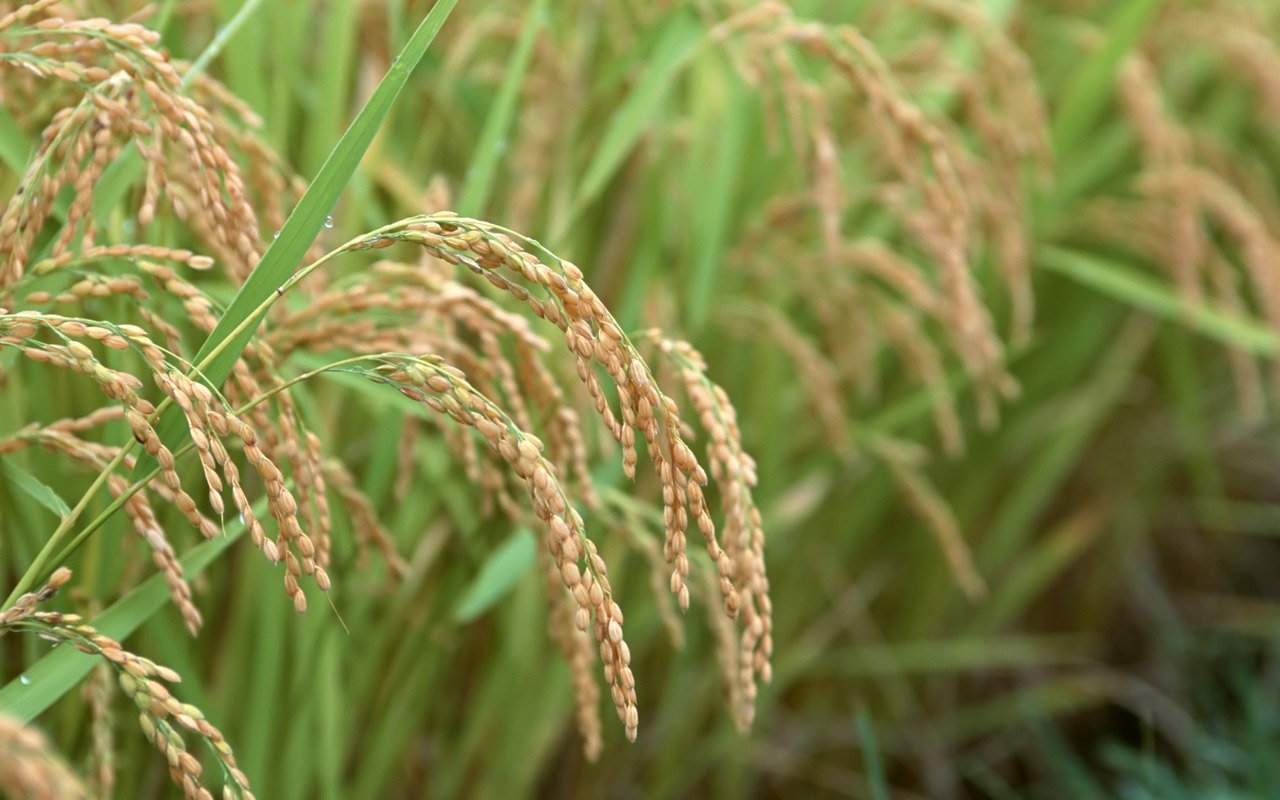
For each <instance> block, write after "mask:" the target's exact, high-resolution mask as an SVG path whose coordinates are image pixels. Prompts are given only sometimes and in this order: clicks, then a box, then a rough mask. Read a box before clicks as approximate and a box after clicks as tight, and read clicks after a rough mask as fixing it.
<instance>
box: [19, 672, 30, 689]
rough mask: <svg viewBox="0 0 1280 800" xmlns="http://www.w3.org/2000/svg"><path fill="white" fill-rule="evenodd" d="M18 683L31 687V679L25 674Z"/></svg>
mask: <svg viewBox="0 0 1280 800" xmlns="http://www.w3.org/2000/svg"><path fill="white" fill-rule="evenodd" d="M18 681H19V682H21V683H22V685H23V686H30V685H31V679H30V678H28V677H27V673H25V672H24V673H22V674H21V675H19V676H18Z"/></svg>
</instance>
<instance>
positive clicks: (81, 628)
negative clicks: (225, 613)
mask: <svg viewBox="0 0 1280 800" xmlns="http://www.w3.org/2000/svg"><path fill="white" fill-rule="evenodd" d="M70 579H71V570H69V569H67V568H66V567H60V568H58V569H57V570H56V571H55V572H54V573H53V575H52V576H50V578H49V581H48V582H47V583H46V584H45V585H44V586H43V587H41V588H40V589H39V590H38V591H35V592H29V593H27V594H24V595H22V596H20V597H19V598H18V599H17V600H16V601H15V602H14V604H13V605H12V606H10V607H9V608H7V609H4V610H3V611H0V636H4V635H6V634H10V633H32V634H35V635H37V636H39V637H40V638H42V639H45V640H48V641H51V642H53V643H55V644H65V645H67V646H70V647H74V648H75V649H77V650H79V651H80V652H82V653H87V654H89V655H93V656H98V657H100V658H102V659H103V660H104V663H106V664H107V665H108V666H109V667H110V668H111V669H113V670H114V671H115V673H116V679H117V681H118V682H119V684H120V688H121V689H123V690H124V693H125V695H126V696H127V697H129V699H131V700H133V702H134V703H135V704H136V705H137V707H138V712H139V714H138V723H139V725H141V727H142V731H143V733H144V734H145V735H146V737H147V739H148V740H150V741H151V742H152V744H153V745H154V746H155V748H156V749H157V750H159V751H160V754H161V755H162V756H164V757H165V759H166V760H167V761H168V763H169V775H170V776H171V777H172V778H173V782H174V783H175V784H177V785H178V786H179V787H181V789H182V793H183V796H184V797H186V798H189V800H213V795H212V794H211V793H210V791H209V790H208V789H207V788H205V785H204V783H205V779H204V766H203V765H202V763H201V761H200V759H199V758H197V757H196V756H195V755H193V754H192V753H191V752H190V751H189V750H188V748H187V739H186V737H188V736H194V737H195V738H196V739H199V740H201V741H203V742H204V743H205V744H206V745H207V746H208V749H209V753H210V755H211V756H212V758H213V760H214V762H215V763H216V764H217V765H218V767H219V770H220V772H221V782H222V785H223V797H225V798H227V799H228V800H235V799H236V798H240V800H253V796H254V795H253V793H252V792H251V791H250V790H249V779H248V778H246V777H245V775H244V773H243V772H241V771H240V769H239V767H237V766H236V759H235V755H233V754H232V752H231V746H230V745H229V744H227V741H226V739H224V738H223V736H222V732H221V731H219V730H218V729H217V728H216V727H214V726H213V725H212V724H211V723H210V722H209V721H208V720H207V719H205V716H204V713H203V712H201V711H200V709H198V708H196V707H195V706H193V705H190V704H188V703H183V702H181V701H180V700H178V699H177V698H176V697H175V696H174V695H173V693H172V692H171V691H170V689H169V688H168V685H167V684H173V683H178V682H179V681H181V680H182V678H181V677H180V676H179V675H178V673H176V672H174V671H173V670H171V669H169V668H168V667H164V666H161V665H159V664H156V663H155V662H154V661H151V660H150V659H147V658H143V657H142V656H138V655H135V654H133V653H130V652H129V651H127V650H125V649H124V648H123V647H121V646H120V643H119V642H117V641H115V640H114V639H112V638H110V637H109V636H104V635H103V634H101V633H99V632H98V631H97V630H95V629H94V628H93V627H92V626H90V625H88V624H86V623H85V622H84V621H83V620H81V618H80V616H79V615H77V614H65V613H61V612H57V611H40V610H39V609H38V606H39V605H40V604H41V603H44V602H47V601H48V600H50V599H52V598H53V597H54V596H55V595H56V594H57V593H58V590H59V589H60V588H61V587H62V586H63V585H65V584H66V583H67V581H69V580H70ZM0 786H4V784H3V782H0ZM6 788H7V787H6ZM48 796H55V797H63V796H72V797H74V796H76V795H74V794H69V795H48Z"/></svg>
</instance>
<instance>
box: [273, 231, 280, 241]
mask: <svg viewBox="0 0 1280 800" xmlns="http://www.w3.org/2000/svg"><path fill="white" fill-rule="evenodd" d="M271 238H272V239H279V238H280V231H276V232H275V233H273V234H271Z"/></svg>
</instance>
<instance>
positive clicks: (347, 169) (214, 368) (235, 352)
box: [134, 0, 457, 476]
mask: <svg viewBox="0 0 1280 800" xmlns="http://www.w3.org/2000/svg"><path fill="white" fill-rule="evenodd" d="M456 3H457V0H440V1H439V2H438V3H436V5H435V7H434V8H432V9H431V13H429V14H428V15H427V17H426V19H424V20H423V21H422V24H421V25H419V26H418V29H417V30H416V31H414V34H413V36H412V38H410V39H409V43H408V44H407V45H405V48H404V50H402V51H401V53H400V55H399V56H398V57H397V58H396V60H395V61H394V62H393V63H392V64H391V68H390V69H389V70H387V74H386V77H384V78H383V79H382V82H381V83H379V84H378V88H377V89H375V90H374V92H373V96H372V97H370V98H369V102H368V103H366V104H365V106H364V108H362V109H361V110H360V113H359V114H357V115H356V118H355V121H354V122H352V123H351V127H349V128H347V132H346V133H345V134H343V136H342V139H341V140H340V141H339V142H338V145H337V147H335V148H334V149H333V152H332V153H330V154H329V158H328V159H327V160H326V161H325V162H324V166H323V167H321V168H320V173H319V174H318V175H316V178H315V180H314V181H312V182H311V186H310V187H308V189H307V191H306V194H304V195H303V196H302V200H301V202H299V203H298V207H297V208H295V209H294V210H293V213H292V214H290V215H289V219H288V220H287V221H286V222H285V225H284V228H282V229H281V231H280V235H279V236H278V237H276V238H275V240H274V241H273V242H272V243H271V246H270V247H269V248H267V252H266V254H264V255H263V257H262V261H260V262H259V263H258V266H257V267H256V268H254V270H253V273H252V274H251V275H250V276H249V279H248V280H247V281H245V284H244V286H243V287H241V288H240V291H239V292H238V293H237V294H236V297H235V299H234V300H232V301H231V306H230V307H229V308H228V309H227V312H226V313H225V314H223V315H222V319H221V320H220V321H219V322H218V326H217V327H216V328H214V330H213V333H211V334H209V337H208V338H207V339H206V340H205V342H204V345H203V346H202V347H201V348H200V352H199V353H197V354H196V357H195V359H194V361H195V363H200V362H202V361H204V359H205V358H206V357H207V356H208V355H209V354H210V353H212V352H213V351H214V350H216V349H218V348H219V347H223V345H224V344H227V346H226V347H225V348H224V349H223V350H222V351H221V352H220V353H219V354H218V356H217V357H216V358H214V359H213V360H212V361H211V362H210V363H209V364H208V365H207V366H206V367H205V369H204V375H205V377H206V378H208V379H209V381H210V382H212V383H213V384H214V385H218V384H221V383H222V382H223V381H224V380H226V378H227V376H228V375H229V374H231V367H232V365H234V364H235V362H236V359H238V358H239V357H240V353H241V352H242V351H243V350H244V348H245V345H247V344H248V343H249V339H250V338H252V336H253V333H254V326H252V325H248V326H245V327H243V328H240V326H241V323H243V322H244V321H245V320H247V319H248V318H249V317H250V316H251V315H252V314H253V313H254V311H255V310H256V309H258V308H259V307H260V306H261V305H262V302H263V301H264V300H266V299H267V297H268V296H269V295H270V294H271V293H272V292H274V291H275V290H276V289H277V288H278V287H279V286H280V285H282V284H283V283H284V282H285V281H286V280H288V278H289V276H290V275H292V274H293V271H294V270H295V269H297V267H298V264H300V263H301V262H302V258H303V256H305V255H306V252H307V248H308V247H310V246H311V243H312V242H313V241H315V238H316V235H317V234H318V233H320V228H321V226H323V225H324V220H325V217H327V216H328V213H329V209H331V208H333V205H334V203H335V202H337V200H338V196H339V195H340V194H342V190H343V189H344V188H345V187H346V185H347V182H348V181H349V180H351V176H352V174H354V173H355V171H356V167H357V166H358V165H359V163H360V159H361V158H362V157H363V156H364V153H365V151H366V150H367V149H369V144H370V142H372V141H373V136H374V134H376V133H377V132H378V128H379V127H380V126H381V124H382V121H383V120H384V119H386V116H387V114H388V113H389V112H390V111H391V106H392V105H393V104H394V103H395V100H396V97H397V96H399V94H400V90H401V89H403V88H404V85H405V83H407V82H408V80H409V76H410V74H412V72H413V69H414V67H416V66H417V65H418V62H419V61H421V59H422V56H423V55H424V54H425V53H426V52H427V47H428V46H430V44H431V42H432V40H433V39H435V36H436V34H437V33H438V32H439V31H440V27H441V26H442V25H444V21H445V19H446V18H447V17H448V16H449V12H451V11H452V10H453V7H454V5H455V4H456ZM237 329H240V333H239V335H237V336H235V337H234V338H232V332H233V331H235V330H237ZM229 338H230V339H231V341H230V342H229V344H228V343H227V340H228V339H229ZM158 430H159V432H160V436H161V438H162V439H163V440H164V441H165V443H166V444H168V445H169V447H170V448H173V447H174V446H175V445H177V444H178V443H179V442H180V441H181V440H182V437H183V436H184V435H185V430H186V429H185V426H184V425H183V424H182V416H181V413H180V412H179V411H178V410H177V409H175V408H171V409H170V410H169V412H168V413H166V414H165V415H164V418H163V419H162V420H161V422H160V424H159V426H158ZM153 462H154V459H151V458H150V457H143V456H142V455H140V456H139V457H138V463H137V467H136V468H135V470H134V474H135V476H141V475H142V474H145V473H146V472H149V471H150V470H151V469H152V468H153V467H154V463H153Z"/></svg>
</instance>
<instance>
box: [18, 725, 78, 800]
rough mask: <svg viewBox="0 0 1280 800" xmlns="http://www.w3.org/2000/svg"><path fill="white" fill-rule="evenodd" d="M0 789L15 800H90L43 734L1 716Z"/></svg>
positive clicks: (69, 768) (74, 775) (76, 778)
mask: <svg viewBox="0 0 1280 800" xmlns="http://www.w3.org/2000/svg"><path fill="white" fill-rule="evenodd" d="M0 789H2V790H4V794H5V796H6V797H12V798H14V800H81V798H85V800H87V798H88V797H89V796H90V795H89V792H88V790H87V789H86V787H85V785H84V784H83V783H82V782H81V781H80V779H79V778H78V777H77V776H76V774H75V773H74V772H73V771H72V770H71V767H70V766H69V765H68V764H67V763H66V762H65V761H63V760H62V758H61V757H60V756H59V755H58V754H57V752H56V751H55V750H54V749H53V748H51V747H50V746H49V740H48V739H46V738H45V736H44V734H43V733H41V732H40V731H39V730H37V729H36V728H33V727H31V726H29V725H23V724H22V723H21V722H19V721H17V720H16V719H13V718H12V717H9V716H7V715H4V714H0Z"/></svg>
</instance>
